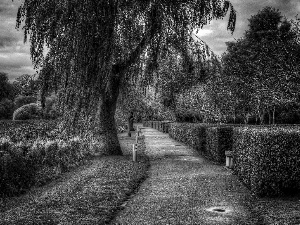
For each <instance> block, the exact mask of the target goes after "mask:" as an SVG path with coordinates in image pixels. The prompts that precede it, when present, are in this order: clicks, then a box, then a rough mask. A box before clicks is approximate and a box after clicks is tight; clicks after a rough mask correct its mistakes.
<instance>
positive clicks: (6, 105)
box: [0, 98, 14, 120]
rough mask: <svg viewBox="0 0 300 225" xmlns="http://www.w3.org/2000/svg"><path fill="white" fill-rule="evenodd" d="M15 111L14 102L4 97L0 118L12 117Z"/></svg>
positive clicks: (1, 103)
mask: <svg viewBox="0 0 300 225" xmlns="http://www.w3.org/2000/svg"><path fill="white" fill-rule="evenodd" d="M13 112H14V103H13V102H12V101H11V100H9V99H7V98H4V99H2V100H1V101H0V120H1V119H12V115H13Z"/></svg>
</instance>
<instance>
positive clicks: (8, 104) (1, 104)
mask: <svg viewBox="0 0 300 225" xmlns="http://www.w3.org/2000/svg"><path fill="white" fill-rule="evenodd" d="M15 95H16V90H15V88H14V86H13V85H12V84H11V83H10V82H9V79H8V75H7V74H6V73H3V72H0V119H11V118H12V114H13V111H14V104H13V99H14V97H15Z"/></svg>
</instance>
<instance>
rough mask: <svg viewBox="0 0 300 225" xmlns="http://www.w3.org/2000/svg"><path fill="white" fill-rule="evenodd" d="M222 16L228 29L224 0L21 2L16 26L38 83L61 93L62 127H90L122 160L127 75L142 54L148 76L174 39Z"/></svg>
mask: <svg viewBox="0 0 300 225" xmlns="http://www.w3.org/2000/svg"><path fill="white" fill-rule="evenodd" d="M228 11H230V17H229V22H228V29H229V30H231V31H233V30H234V27H235V20H236V13H235V10H234V8H233V6H232V5H231V3H230V2H229V1H227V0H172V1H169V0H138V1H137V0H90V1H85V0H76V1H69V0H24V1H23V3H22V5H21V6H20V8H19V10H18V15H17V27H20V26H21V24H22V22H24V26H23V29H24V41H26V40H27V39H28V37H29V40H30V43H31V57H32V60H33V62H34V65H35V66H36V67H42V71H41V74H40V76H41V77H42V80H43V81H44V83H45V84H49V83H51V84H53V83H55V86H57V87H58V90H60V95H59V99H60V102H61V111H62V112H63V114H64V119H63V121H64V123H65V124H75V122H76V121H79V120H80V119H82V120H83V121H85V122H87V121H88V122H87V125H88V126H90V125H91V124H92V125H93V131H94V133H97V134H98V135H100V136H101V135H102V136H103V137H104V140H106V141H107V143H106V144H107V146H108V148H109V149H110V151H111V152H110V153H112V154H120V148H119V144H118V140H117V136H116V129H115V123H114V113H115V109H116V102H117V98H118V95H119V89H120V87H121V86H124V85H125V84H126V81H125V79H128V77H129V78H130V77H131V76H135V74H130V75H129V76H128V75H127V76H126V74H127V72H128V70H129V69H130V68H131V67H132V66H133V65H135V64H136V63H137V62H138V61H139V60H140V59H141V58H142V57H143V56H144V54H147V58H148V59H149V61H151V62H152V63H151V64H150V65H151V66H149V67H147V68H148V69H149V70H150V71H151V70H152V69H153V68H156V66H157V63H156V61H157V58H158V56H159V55H160V54H161V53H162V52H164V51H165V50H167V49H168V48H169V46H170V45H171V44H172V40H175V39H178V40H181V41H182V42H183V43H187V41H188V40H187V35H188V34H189V33H190V32H191V31H192V30H193V29H194V28H202V26H203V25H205V24H207V22H208V21H210V20H212V19H220V18H223V17H224V16H225V15H226V13H227V12H228ZM45 47H47V48H48V53H47V54H46V56H44V49H45ZM145 52H147V53H145ZM144 74H145V79H148V78H149V75H150V77H151V72H146V73H144ZM147 77H148V78H147ZM45 86H46V87H47V85H45ZM81 127H82V126H81ZM96 128H97V129H96ZM108 139H109V140H110V141H108ZM113 146H115V147H113Z"/></svg>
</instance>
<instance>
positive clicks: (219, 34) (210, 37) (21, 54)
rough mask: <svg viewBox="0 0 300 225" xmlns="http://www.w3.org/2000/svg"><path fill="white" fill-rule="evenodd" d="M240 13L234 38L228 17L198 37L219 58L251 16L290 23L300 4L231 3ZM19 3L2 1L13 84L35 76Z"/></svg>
mask: <svg viewBox="0 0 300 225" xmlns="http://www.w3.org/2000/svg"><path fill="white" fill-rule="evenodd" d="M231 2H232V4H233V5H234V7H235V9H236V11H237V23H236V29H235V32H234V34H233V35H231V33H230V32H228V31H227V30H226V26H227V21H228V17H226V18H224V20H217V21H212V22H211V23H210V24H209V25H207V26H204V27H203V29H202V30H201V31H200V32H199V33H198V36H200V37H201V39H202V40H204V41H205V42H206V43H207V44H208V45H209V46H210V48H211V49H212V50H213V51H214V52H215V53H216V54H218V55H221V54H222V53H223V52H224V51H226V45H225V42H227V41H234V40H235V39H238V38H240V37H241V36H242V35H243V33H244V32H245V30H246V29H248V28H247V26H248V19H249V18H250V17H251V15H255V14H257V12H258V11H259V10H261V9H262V8H264V7H265V6H272V7H274V8H276V9H279V10H280V12H281V14H282V15H284V16H286V17H287V18H288V19H294V18H295V16H296V15H297V14H298V13H299V14H300V1H299V0H231ZM19 5H20V1H18V0H15V1H14V2H12V1H11V0H0V72H6V73H7V74H8V75H9V79H10V80H13V79H15V78H16V77H18V76H20V75H22V74H34V73H35V71H34V70H33V66H32V63H31V59H30V53H29V44H28V43H26V44H24V43H23V37H24V35H23V31H22V30H21V29H20V30H19V31H17V30H16V29H15V25H16V15H17V10H18V6H19Z"/></svg>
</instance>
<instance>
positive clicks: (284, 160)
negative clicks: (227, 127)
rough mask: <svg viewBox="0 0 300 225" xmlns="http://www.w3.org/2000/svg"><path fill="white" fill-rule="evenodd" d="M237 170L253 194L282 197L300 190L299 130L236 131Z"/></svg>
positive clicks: (275, 128)
mask: <svg viewBox="0 0 300 225" xmlns="http://www.w3.org/2000/svg"><path fill="white" fill-rule="evenodd" d="M233 134H234V142H233V153H234V154H233V160H234V170H235V172H236V173H237V175H238V176H239V178H240V179H241V180H242V181H243V182H244V183H245V184H246V186H248V187H249V189H250V190H252V191H253V193H255V194H257V195H259V196H279V195H284V194H289V193H291V192H292V191H295V190H300V129H299V128H297V127H268V128H264V127H243V128H234V131H233Z"/></svg>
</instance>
